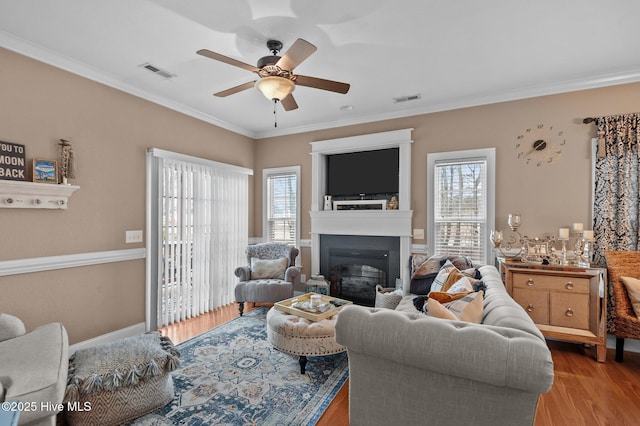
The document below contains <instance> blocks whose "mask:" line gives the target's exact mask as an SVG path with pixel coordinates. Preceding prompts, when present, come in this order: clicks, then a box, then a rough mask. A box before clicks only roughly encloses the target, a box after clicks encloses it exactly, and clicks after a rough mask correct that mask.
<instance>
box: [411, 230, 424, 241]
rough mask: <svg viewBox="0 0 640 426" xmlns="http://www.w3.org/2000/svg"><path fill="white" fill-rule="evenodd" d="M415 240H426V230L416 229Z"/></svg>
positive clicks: (414, 232)
mask: <svg viewBox="0 0 640 426" xmlns="http://www.w3.org/2000/svg"><path fill="white" fill-rule="evenodd" d="M413 239H414V240H424V229H414V230H413Z"/></svg>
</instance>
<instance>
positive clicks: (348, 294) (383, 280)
mask: <svg viewBox="0 0 640 426" xmlns="http://www.w3.org/2000/svg"><path fill="white" fill-rule="evenodd" d="M400 263H401V262H400V238H398V237H383V236H363V235H327V234H324V235H321V236H320V271H321V273H322V274H323V275H324V276H325V277H326V278H327V279H328V280H329V281H330V282H331V289H332V295H334V296H336V297H340V298H342V299H347V300H351V301H353V302H354V303H357V304H360V305H366V306H373V305H374V303H375V295H376V293H375V288H376V285H378V284H380V285H382V286H383V287H395V281H396V278H400V275H401V274H400Z"/></svg>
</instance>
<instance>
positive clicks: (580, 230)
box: [573, 223, 583, 232]
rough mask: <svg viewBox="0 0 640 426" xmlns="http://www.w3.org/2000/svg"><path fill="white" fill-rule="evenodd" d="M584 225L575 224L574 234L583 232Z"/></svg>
mask: <svg viewBox="0 0 640 426" xmlns="http://www.w3.org/2000/svg"><path fill="white" fill-rule="evenodd" d="M582 229H583V228H582V224H581V223H574V224H573V232H582Z"/></svg>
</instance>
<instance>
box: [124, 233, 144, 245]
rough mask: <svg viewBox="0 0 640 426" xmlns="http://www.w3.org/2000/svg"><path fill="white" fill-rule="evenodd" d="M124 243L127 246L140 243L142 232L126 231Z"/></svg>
mask: <svg viewBox="0 0 640 426" xmlns="http://www.w3.org/2000/svg"><path fill="white" fill-rule="evenodd" d="M124 242H125V243H127V244H131V243H141V242H142V231H127V232H126V233H125V237H124Z"/></svg>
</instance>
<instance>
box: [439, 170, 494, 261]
mask: <svg viewBox="0 0 640 426" xmlns="http://www.w3.org/2000/svg"><path fill="white" fill-rule="evenodd" d="M486 165H487V162H486V160H484V159H479V160H463V161H443V162H438V163H436V164H435V175H434V179H435V182H434V208H435V210H434V220H435V230H434V231H435V247H434V252H435V253H438V254H458V255H462V256H468V257H470V258H472V259H473V260H474V261H478V262H481V263H486V261H487V253H486V245H485V243H484V242H485V239H486V235H487V196H486V186H487V173H486Z"/></svg>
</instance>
